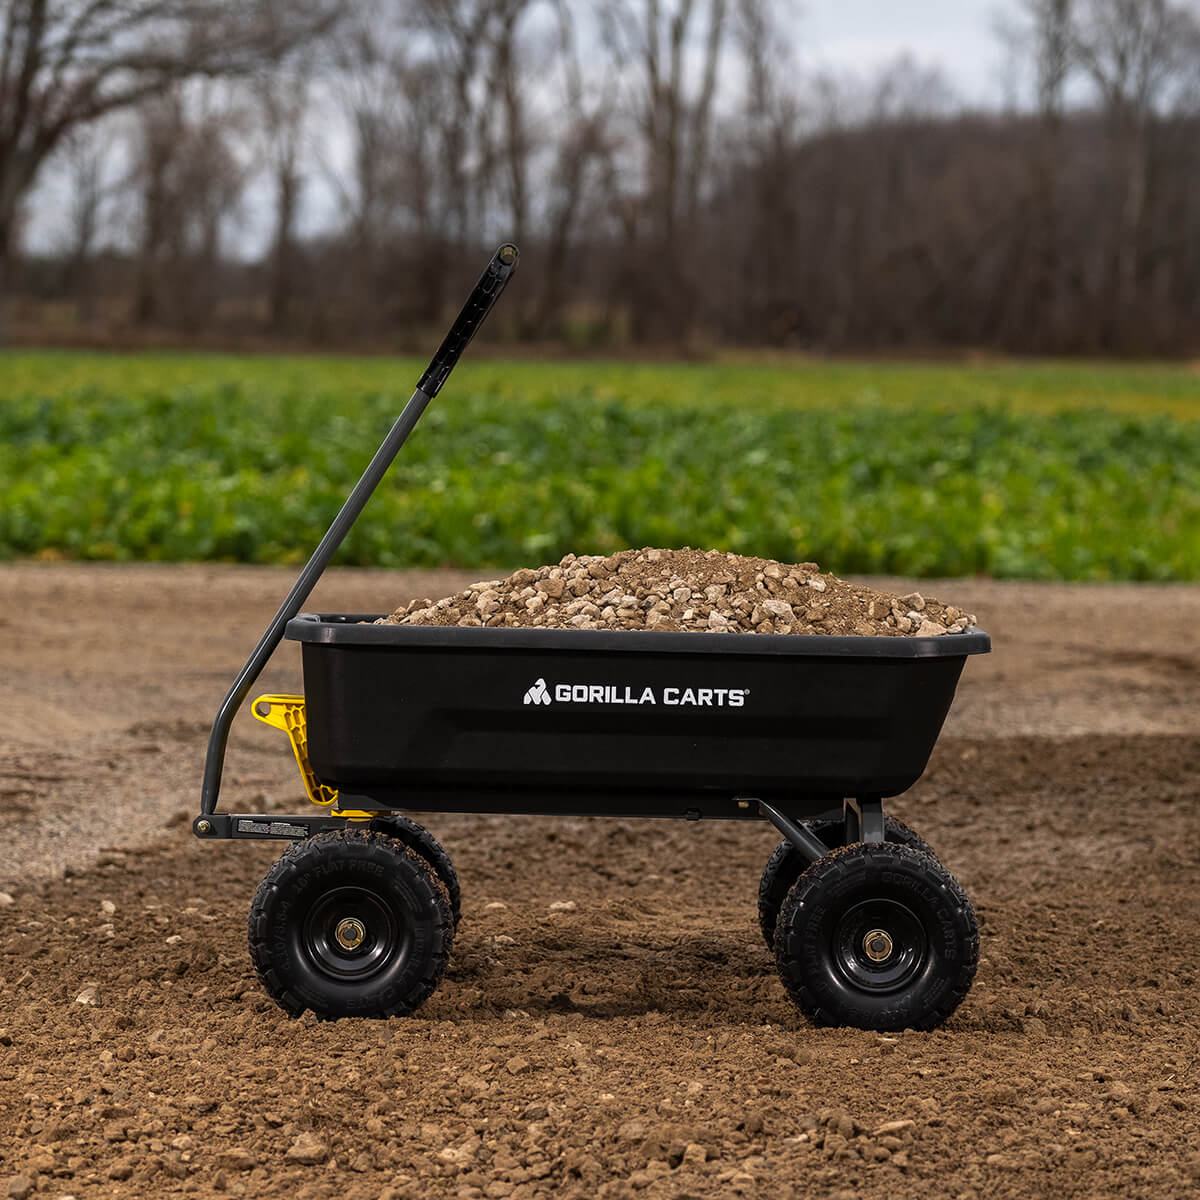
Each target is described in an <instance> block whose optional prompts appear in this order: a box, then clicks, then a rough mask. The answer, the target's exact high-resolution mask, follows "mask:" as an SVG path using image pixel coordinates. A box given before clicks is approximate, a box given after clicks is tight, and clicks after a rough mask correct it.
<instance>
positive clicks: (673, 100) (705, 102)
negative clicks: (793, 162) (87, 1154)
mask: <svg viewBox="0 0 1200 1200" xmlns="http://www.w3.org/2000/svg"><path fill="white" fill-rule="evenodd" d="M726 16H727V6H726V0H707V3H704V0H699V3H698V2H697V0H667V2H666V3H664V0H644V6H638V5H635V4H634V3H633V0H612V5H611V7H610V8H609V9H607V10H606V12H605V18H606V24H605V30H606V36H607V40H608V44H609V46H610V48H611V51H612V52H613V53H614V54H616V55H617V58H618V61H619V62H620V63H621V64H622V65H623V66H627V67H628V68H630V69H631V70H632V73H633V88H632V94H631V109H632V116H633V120H634V123H635V128H636V129H637V133H638V137H639V141H640V146H641V155H642V163H643V166H642V172H643V180H644V184H643V188H642V190H641V193H640V195H639V196H638V197H637V199H636V202H635V204H634V207H633V210H632V211H630V210H629V209H628V208H627V209H626V212H625V214H624V221H623V224H624V228H625V234H626V240H627V243H628V244H627V247H626V253H627V255H628V261H629V262H630V263H631V264H636V265H635V267H634V268H633V269H632V278H630V279H629V284H630V286H631V294H630V303H631V309H632V324H633V333H634V337H635V338H636V339H638V340H646V339H650V338H669V339H683V338H685V337H686V336H687V332H688V328H689V326H690V325H691V322H692V319H693V317H694V314H695V309H696V299H697V295H698V293H697V289H695V288H694V287H693V286H692V283H691V280H690V278H689V271H688V266H687V264H688V261H689V259H690V257H691V256H689V255H685V253H684V250H685V246H686V245H687V244H688V241H689V238H690V237H691V236H692V234H693V233H694V230H693V228H692V222H693V221H694V218H695V215H696V213H697V211H698V208H699V203H700V196H701V191H702V188H703V185H704V182H705V180H706V177H707V172H708V169H709V166H710V153H711V148H712V132H713V120H714V112H713V101H714V96H715V93H716V87H717V80H718V76H719V68H720V62H721V59H722V55H723V52H724V48H725V42H726V34H727V22H726ZM693 49H695V50H696V51H697V54H696V55H693V54H691V53H690V51H691V50H693ZM616 174H617V173H616V172H615V171H614V172H613V176H614V181H615V176H616ZM639 242H640V243H641V244H640V245H639V244H637V243H639Z"/></svg>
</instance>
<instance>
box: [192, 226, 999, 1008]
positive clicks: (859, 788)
mask: <svg viewBox="0 0 1200 1200" xmlns="http://www.w3.org/2000/svg"><path fill="white" fill-rule="evenodd" d="M516 262H517V251H516V248H515V247H514V246H511V245H504V246H501V247H500V249H499V250H498V251H497V252H496V254H495V255H494V256H493V258H492V260H491V262H490V263H489V264H488V267H487V270H486V271H485V272H484V274H483V276H482V278H481V279H480V281H479V283H478V284H477V285H476V288H475V290H474V291H473V292H472V294H471V296H470V299H469V300H468V302H467V304H466V306H465V307H464V309H463V311H462V312H461V313H460V315H459V317H458V318H457V320H456V321H455V323H454V325H453V327H452V328H451V331H450V333H449V335H448V336H447V337H446V339H445V341H444V342H443V343H442V346H441V347H440V349H439V350H438V352H437V354H436V355H435V356H434V358H433V361H432V362H431V363H430V366H429V369H428V370H427V371H426V372H425V374H424V375H423V376H422V377H421V381H420V383H419V385H418V387H417V389H416V391H415V392H414V394H413V397H412V399H411V400H410V401H409V403H408V405H407V406H406V407H405V409H404V411H403V412H402V413H401V415H400V417H399V418H398V419H397V421H396V424H395V425H394V426H393V428H392V430H391V432H390V433H389V434H388V436H387V438H386V439H385V440H384V442H383V444H382V446H381V447H380V449H379V450H378V452H377V453H376V454H375V456H374V458H373V459H372V460H371V463H370V465H369V466H368V467H367V470H366V472H365V473H364V475H363V477H362V479H361V480H360V481H359V483H358V484H357V485H356V487H355V488H354V490H353V492H352V493H351V495H350V497H349V499H348V500H347V501H346V504H345V506H344V507H343V508H342V510H341V512H340V513H339V514H338V516H337V517H336V519H335V520H334V522H333V524H332V525H331V526H330V528H329V530H328V532H327V533H326V535H325V537H324V538H323V539H322V541H321V543H320V545H319V546H318V547H317V550H316V551H315V552H314V554H313V557H312V559H311V560H310V561H309V563H308V564H307V565H306V566H305V568H304V569H303V571H302V572H301V573H300V577H299V578H298V580H297V581H296V584H295V585H294V587H293V588H292V590H291V592H290V593H289V594H288V596H287V598H286V599H285V600H284V602H283V604H282V605H281V606H280V609H279V611H278V612H277V613H276V614H275V617H274V618H273V619H272V621H271V624H270V625H269V626H268V628H267V631H266V633H264V635H263V637H262V639H261V641H260V642H259V644H258V646H257V647H256V648H255V650H254V652H253V653H252V654H251V656H250V658H249V660H248V661H247V662H246V664H245V666H244V667H243V669H242V671H241V673H240V674H239V675H238V677H237V679H236V680H235V682H234V684H233V686H232V687H231V688H230V690H229V693H228V695H227V696H226V698H225V701H224V703H223V704H222V706H221V708H220V710H219V712H218V715H217V719H216V721H215V723H214V726H213V730H212V735H211V737H210V739H209V745H208V758H207V763H206V768H205V777H204V789H203V796H202V802H201V812H200V815H199V816H198V817H197V818H196V819H195V821H194V823H193V830H194V832H195V834H196V835H197V836H198V837H199V838H202V839H204V840H213V839H220V838H234V839H237V838H268V839H269V838H274V839H281V840H285V841H289V842H291V843H292V844H291V846H290V847H289V848H288V849H287V850H286V851H285V852H284V854H283V855H282V857H281V858H280V859H279V860H278V861H277V862H276V864H275V865H274V866H273V867H272V868H271V870H270V871H269V872H268V874H267V876H266V878H265V879H264V880H263V882H262V885H261V886H260V887H259V889H258V893H257V895H256V896H255V899H254V902H253V905H252V908H251V913H250V930H249V934H250V953H251V957H252V959H253V962H254V965H255V968H256V970H257V972H258V974H259V977H260V978H261V980H262V982H263V984H264V986H265V987H266V988H267V990H268V991H269V992H270V994H271V995H272V996H273V997H274V998H275V1000H276V1001H277V1002H278V1003H279V1004H281V1005H282V1006H283V1007H284V1008H285V1009H287V1010H288V1011H289V1012H291V1013H293V1014H299V1013H300V1012H303V1011H304V1010H306V1009H307V1010H311V1011H313V1012H314V1013H315V1014H316V1015H317V1016H319V1017H327V1018H333V1017H343V1016H352V1015H361V1016H377V1017H381V1016H391V1015H395V1014H404V1013H409V1012H412V1011H413V1010H414V1009H415V1008H416V1007H417V1006H418V1005H419V1004H421V1003H422V1001H424V1000H425V999H426V998H427V997H428V996H429V995H430V994H431V993H432V992H433V990H434V989H435V988H436V987H437V985H438V983H439V981H440V979H441V976H442V973H443V971H444V969H445V966H446V962H447V958H448V955H449V953H450V948H451V943H452V941H453V938H454V934H455V929H456V926H457V923H458V919H459V915H460V898H459V885H458V880H457V877H456V875H455V872H454V868H453V866H452V864H451V862H450V859H449V857H448V856H447V854H446V852H445V850H444V849H443V848H442V847H441V845H440V844H439V843H438V842H437V841H436V840H435V839H434V837H433V836H432V835H431V834H430V833H429V832H428V831H427V830H426V829H424V828H423V827H421V826H420V825H418V824H416V823H415V822H414V821H413V820H412V819H411V818H409V817H408V816H406V815H405V814H406V813H409V812H458V813H541V814H550V815H558V816H562V815H570V816H581V815H588V816H610V817H624V818H631V817H656V818H663V817H674V818H683V819H686V820H694V821H695V820H702V819H705V820H707V819H713V818H716V819H731V820H761V819H764V818H765V819H766V820H767V821H769V822H770V823H771V824H772V825H774V826H775V828H776V829H777V830H778V831H779V833H780V834H781V835H782V838H783V840H782V842H781V843H780V844H779V846H778V848H777V849H776V850H775V852H774V854H772V855H771V857H770V860H769V861H768V863H767V866H766V869H765V871H764V873H763V877H762V881H761V885H760V889H759V919H760V925H761V928H762V932H763V936H764V937H765V939H766V941H767V944H768V946H769V947H770V948H771V950H772V951H773V952H774V954H775V958H776V963H777V966H778V970H779V973H780V976H781V978H782V980H783V983H784V985H785V987H786V988H787V990H788V992H789V994H790V995H791V996H792V998H793V999H794V1000H795V1001H796V1003H797V1004H798V1005H799V1007H800V1008H801V1009H802V1010H803V1011H804V1012H805V1013H806V1014H807V1015H808V1016H809V1017H810V1018H812V1019H813V1020H815V1021H816V1022H818V1023H824V1024H844V1025H854V1026H859V1027H861V1028H868V1029H899V1028H904V1027H916V1028H925V1029H928V1028H932V1027H933V1026H935V1025H937V1024H939V1023H940V1022H942V1021H943V1020H944V1019H945V1018H946V1017H947V1016H948V1015H949V1014H950V1013H951V1012H952V1011H953V1010H954V1008H955V1007H956V1006H957V1005H958V1003H959V1002H960V1001H961V1000H962V998H963V997H964V996H965V994H966V992H967V990H968V988H969V987H970V984H971V980H972V978H973V976H974V973H975V967H976V963H977V960H978V947H979V938H978V931H977V927H976V922H975V916H974V912H973V910H972V908H971V904H970V902H969V901H968V899H967V897H966V895H965V894H964V892H963V890H962V889H961V887H960V886H959V885H958V883H957V882H956V881H955V879H954V878H953V876H952V875H951V874H950V873H949V872H948V871H947V870H946V869H945V867H944V866H943V865H942V864H941V863H940V862H939V861H938V859H937V857H936V856H935V855H934V853H933V851H932V850H931V849H930V847H929V846H928V845H927V844H926V843H925V842H924V841H922V840H921V838H919V837H918V836H917V835H916V834H915V833H914V832H913V831H912V830H910V829H908V828H907V827H906V826H904V825H902V824H900V823H899V822H898V821H895V820H893V819H892V818H891V817H890V816H887V815H885V814H884V811H883V801H884V800H885V799H886V798H889V797H892V796H896V795H898V794H900V793H901V792H903V791H905V790H906V789H907V788H909V787H911V786H912V784H913V783H915V782H916V780H917V779H918V778H919V777H920V775H921V773H922V772H923V771H924V769H925V766H926V763H927V761H928V759H929V755H930V752H931V751H932V748H933V745H934V743H935V741H936V739H937V736H938V734H939V732H940V731H941V727H942V723H943V721H944V720H945V717H946V714H947V712H948V710H949V707H950V703H951V700H952V699H953V696H954V691H955V687H956V685H957V682H958V678H959V675H960V673H961V671H962V668H963V665H964V663H965V661H966V658H967V656H969V655H972V654H980V653H985V652H986V651H988V650H989V649H990V642H989V639H988V637H987V635H986V634H985V633H983V632H981V631H979V630H975V629H970V630H968V631H966V632H965V633H961V634H955V635H948V636H941V637H859V636H853V637H835V636H824V635H815V636H808V635H804V636H797V635H782V634H763V635H748V634H736V633H703V634H700V633H683V632H681V633H675V632H672V633H659V632H650V631H646V632H641V631H636V632H634V631H605V630H580V629H521V628H511V627H509V628H506V627H495V628H491V627H471V628H467V627H462V628H460V627H434V626H421V625H396V624H375V623H374V622H375V620H376V614H313V613H301V612H300V609H301V607H302V605H303V604H304V601H305V599H306V598H307V597H308V595H309V593H310V592H311V590H312V588H313V586H314V585H315V583H316V581H317V579H318V578H319V577H320V575H321V573H322V572H323V571H324V569H325V567H326V565H327V564H328V562H329V560H330V558H331V557H332V556H333V554H334V552H335V551H336V549H337V547H338V545H339V544H340V543H341V541H342V539H343V537H344V536H345V534H346V533H347V531H348V530H349V528H350V527H351V525H352V524H353V523H354V521H355V519H356V518H357V516H358V515H359V513H360V512H361V511H362V508H363V506H364V505H365V504H366V502H367V500H368V499H369V498H370V495H371V493H372V492H373V491H374V489H375V487H376V486H377V485H378V483H379V481H380V480H381V478H382V477H383V475H384V473H385V472H386V470H387V468H388V466H389V464H390V463H391V461H392V459H393V458H394V457H395V454H396V452H397V451H398V450H399V448H400V446H401V445H402V444H403V443H404V441H405V439H406V438H407V436H408V434H409V433H410V432H411V430H412V428H413V426H414V425H415V424H416V422H417V420H418V419H419V417H420V415H421V413H422V412H423V411H424V409H425V407H426V405H427V404H428V403H429V402H430V400H432V399H433V397H434V396H436V395H437V392H438V391H439V390H440V388H441V386H442V384H443V383H444V382H445V380H446V378H447V377H448V375H449V374H450V372H451V370H452V369H453V367H454V364H455V363H456V362H457V360H458V357H459V356H460V354H461V353H462V351H463V349H464V348H465V347H466V345H467V343H468V342H469V341H470V339H471V337H472V336H473V335H474V333H475V331H476V330H477V329H478V327H479V325H480V323H481V322H482V321H483V319H484V318H485V317H486V315H487V313H488V312H489V311H490V309H491V307H492V305H493V304H494V303H495V301H496V299H497V298H498V297H499V295H500V293H501V291H502V290H503V288H504V286H505V284H506V283H507V281H508V279H509V277H510V275H511V274H512V272H513V270H514V269H515V266H516ZM285 636H286V637H287V638H288V639H289V640H292V641H296V642H298V643H299V644H300V646H301V656H302V660H303V673H304V695H303V696H262V697H259V698H258V699H257V700H255V701H254V702H253V704H252V712H253V713H254V715H255V716H256V717H258V718H259V719H260V720H263V721H266V722H267V723H269V724H271V725H273V726H276V727H277V728H279V729H281V730H283V731H284V732H286V733H287V735H288V736H289V738H290V740H291V744H292V748H293V750H294V752H295V757H296V760H297V763H298V765H299V768H300V772H301V776H302V778H303V781H304V786H305V790H306V792H307V795H308V799H309V801H310V805H309V808H308V811H307V812H305V813H302V814H298V815H294V816H281V815H278V814H274V813H223V812H218V811H217V801H218V794H219V790H220V783H221V772H222V763H223V759H224V753H225V746H226V742H227V740H228V735H229V728H230V725H231V723H232V720H233V717H234V714H235V713H236V711H237V710H238V708H239V707H240V706H241V704H242V703H243V702H244V701H245V699H246V697H247V696H248V694H249V691H250V688H251V687H252V685H253V683H254V681H255V679H256V678H257V677H258V675H259V674H260V672H261V670H262V668H263V666H264V665H265V663H266V662H267V660H268V658H269V657H270V655H271V653H272V651H273V650H274V649H275V647H276V646H277V645H278V644H279V642H280V641H281V640H282V639H283V638H284V637H285Z"/></svg>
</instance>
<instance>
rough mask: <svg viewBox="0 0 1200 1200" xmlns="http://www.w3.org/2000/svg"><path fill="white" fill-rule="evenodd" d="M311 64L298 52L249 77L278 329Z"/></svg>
mask: <svg viewBox="0 0 1200 1200" xmlns="http://www.w3.org/2000/svg"><path fill="white" fill-rule="evenodd" d="M313 67H314V64H313V60H312V58H311V56H308V55H301V56H299V57H298V58H297V59H296V60H295V61H294V62H291V63H288V64H286V65H284V66H282V67H281V66H276V67H275V69H273V70H270V69H269V70H266V71H264V72H263V73H262V74H261V75H259V76H258V78H257V79H256V80H255V81H254V94H255V98H256V100H257V102H258V108H259V113H260V119H261V123H262V137H263V143H264V150H265V160H266V164H267V171H268V173H269V177H270V181H271V188H272V192H273V197H272V199H273V205H274V230H273V233H272V235H271V249H270V263H269V280H270V281H269V283H268V287H267V311H268V314H269V320H270V324H271V327H272V328H273V329H275V330H277V331H278V330H281V329H283V328H284V327H285V325H286V324H287V321H288V316H289V311H288V310H289V307H290V304H291V300H292V294H293V292H294V290H295V287H296V269H297V264H296V258H297V246H296V219H297V216H298V213H299V208H300V198H301V192H302V188H303V183H304V180H303V176H302V174H301V155H302V151H303V147H304V136H305V122H306V118H307V116H308V110H309V103H310V95H309V94H310V91H311V88H312V73H313Z"/></svg>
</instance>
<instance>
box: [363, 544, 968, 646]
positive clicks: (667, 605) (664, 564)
mask: <svg viewBox="0 0 1200 1200" xmlns="http://www.w3.org/2000/svg"><path fill="white" fill-rule="evenodd" d="M379 623H380V624H384V625H467V626H469V625H476V626H478V625H488V626H493V627H495V626H499V625H509V626H512V625H519V626H523V627H526V626H527V627H532V628H539V627H542V628H571V627H574V628H576V629H652V630H656V631H657V632H659V633H668V632H672V633H673V632H679V631H681V630H682V631H686V632H698V633H699V632H703V633H779V634H814V633H823V634H834V635H838V634H841V635H845V634H859V635H862V636H866V637H900V636H903V635H905V634H914V635H916V636H918V637H940V636H942V635H943V634H946V633H962V632H963V630H965V629H966V628H967V627H968V626H970V625H974V623H975V617H974V614H972V613H967V612H965V611H963V610H962V609H959V608H955V607H954V606H953V605H944V604H942V603H941V602H940V601H938V600H934V599H926V598H925V597H924V596H922V595H921V593H920V592H909V593H907V594H906V595H904V596H897V595H894V594H892V593H888V592H884V591H880V590H879V589H878V588H874V587H871V586H869V585H867V584H864V583H847V582H846V581H845V580H844V579H839V578H838V577H837V576H836V575H830V574H822V573H821V570H820V568H819V567H818V566H817V564H816V563H800V564H798V565H788V564H785V563H778V562H775V561H774V560H773V559H766V558H746V557H744V556H742V555H740V554H722V553H720V552H719V551H717V550H690V549H685V550H656V549H652V548H650V547H647V548H646V549H644V550H622V551H621V552H620V553H618V554H610V555H608V556H607V557H605V556H604V555H580V556H577V555H574V554H568V555H567V556H566V558H564V559H563V560H562V561H561V562H559V563H557V564H554V565H550V566H545V567H538V568H536V569H531V568H523V569H522V570H520V571H517V572H515V573H514V574H512V575H510V576H508V578H507V579H489V580H484V581H483V582H481V583H473V584H471V586H470V587H468V588H466V589H464V590H463V591H461V592H458V593H457V594H456V595H453V596H445V597H443V598H442V599H441V600H438V601H436V602H433V601H430V600H413V601H411V602H409V603H408V604H407V605H405V606H404V607H402V608H399V609H397V610H396V611H395V612H394V613H392V615H391V616H390V617H385V618H383V619H382V620H381V621H380V622H379Z"/></svg>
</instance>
